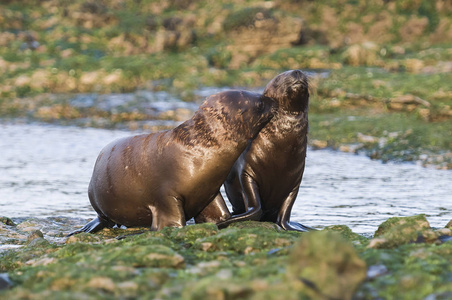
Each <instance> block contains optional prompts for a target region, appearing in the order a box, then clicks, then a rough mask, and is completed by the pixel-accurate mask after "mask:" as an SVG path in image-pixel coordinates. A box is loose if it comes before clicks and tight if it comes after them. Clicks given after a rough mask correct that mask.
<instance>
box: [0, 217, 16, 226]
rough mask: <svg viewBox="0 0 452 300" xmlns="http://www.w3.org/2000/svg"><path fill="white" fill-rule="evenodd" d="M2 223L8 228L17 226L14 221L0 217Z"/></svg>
mask: <svg viewBox="0 0 452 300" xmlns="http://www.w3.org/2000/svg"><path fill="white" fill-rule="evenodd" d="M0 223H3V224H5V225H8V226H16V224H15V223H14V222H13V220H11V219H10V218H7V217H0Z"/></svg>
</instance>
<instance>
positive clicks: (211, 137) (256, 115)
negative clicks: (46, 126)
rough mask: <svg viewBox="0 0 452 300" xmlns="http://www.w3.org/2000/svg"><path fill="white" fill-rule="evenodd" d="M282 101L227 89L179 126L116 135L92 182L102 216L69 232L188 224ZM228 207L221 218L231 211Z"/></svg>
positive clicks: (104, 151)
mask: <svg viewBox="0 0 452 300" xmlns="http://www.w3.org/2000/svg"><path fill="white" fill-rule="evenodd" d="M274 107H275V102H274V101H273V100H272V99H271V98H269V97H265V96H263V95H261V94H257V93H250V92H246V91H227V92H221V93H218V94H215V95H213V96H210V97H208V98H207V99H206V101H205V102H204V103H203V104H202V105H201V106H200V108H199V109H198V111H197V112H195V114H194V116H193V117H192V118H191V119H190V120H188V121H186V122H184V123H182V124H181V125H179V126H178V127H176V128H174V129H173V130H170V131H163V132H158V133H151V134H142V135H137V136H132V137H126V138H122V139H119V140H117V141H114V142H112V143H110V144H109V145H107V146H106V147H105V148H104V149H102V151H101V152H100V154H99V157H98V158H97V161H96V164H95V166H94V172H93V175H92V178H91V182H90V184H89V189H88V195H89V199H90V202H91V205H92V206H93V208H94V210H95V211H96V212H97V214H98V216H97V218H95V219H94V220H92V221H91V222H89V223H88V224H87V225H85V226H84V227H83V228H81V229H78V230H76V231H74V232H72V233H70V234H69V235H72V234H76V233H80V232H96V231H98V230H101V229H102V228H105V227H113V226H114V225H125V226H130V227H133V226H146V227H150V228H151V230H160V229H162V228H163V227H165V226H176V227H181V226H184V225H185V224H186V221H187V220H189V219H191V218H192V217H196V216H197V215H198V214H199V213H200V212H201V211H202V210H203V209H204V208H205V207H206V206H207V205H208V204H209V203H210V202H211V201H213V200H214V199H215V200H214V201H218V197H217V198H215V196H216V195H217V193H218V191H219V189H220V186H221V184H223V182H224V181H225V179H226V177H227V175H228V173H229V171H230V169H231V167H232V165H233V164H234V162H235V161H236V160H237V158H238V157H239V156H240V154H241V153H242V152H243V151H244V150H245V148H246V147H247V145H248V144H249V141H250V140H251V139H253V138H254V137H256V135H257V134H258V132H259V131H260V130H261V129H262V128H263V127H264V126H265V125H266V124H267V123H268V122H269V120H270V119H271V118H272V117H273V112H272V111H273V110H274ZM219 200H220V203H219V204H218V206H216V207H220V208H221V205H223V203H224V201H223V200H222V199H219ZM223 208H224V209H223V212H222V213H224V215H223V216H221V215H220V216H218V215H217V217H218V218H220V219H225V218H228V217H229V216H230V214H229V211H228V210H227V208H226V207H225V206H224V207H223Z"/></svg>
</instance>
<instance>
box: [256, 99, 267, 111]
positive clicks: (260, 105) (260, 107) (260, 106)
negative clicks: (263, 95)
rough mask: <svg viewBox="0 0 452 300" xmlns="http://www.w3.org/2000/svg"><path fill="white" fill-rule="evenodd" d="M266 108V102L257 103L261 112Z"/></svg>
mask: <svg viewBox="0 0 452 300" xmlns="http://www.w3.org/2000/svg"><path fill="white" fill-rule="evenodd" d="M264 108H265V105H264V102H262V101H260V102H259V103H258V104H257V110H258V111H259V112H262V111H264Z"/></svg>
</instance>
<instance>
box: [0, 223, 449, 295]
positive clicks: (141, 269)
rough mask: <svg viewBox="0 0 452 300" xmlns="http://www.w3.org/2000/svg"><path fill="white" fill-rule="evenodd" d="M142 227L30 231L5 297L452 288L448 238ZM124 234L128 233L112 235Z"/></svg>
mask: <svg viewBox="0 0 452 300" xmlns="http://www.w3.org/2000/svg"><path fill="white" fill-rule="evenodd" d="M25 222H26V226H18V227H19V228H18V227H17V226H16V227H10V226H8V227H10V228H8V231H7V232H8V234H10V235H11V236H13V235H12V233H14V232H18V233H19V232H22V231H21V229H20V228H31V227H42V225H43V224H44V223H45V222H46V221H45V220H42V221H39V220H34V221H33V224H31V223H30V222H29V221H25ZM39 222H41V223H39ZM61 222H64V220H59V223H61ZM68 224H70V222H69V223H68ZM19 225H20V224H19ZM31 225H32V226H31ZM4 226H7V225H4ZM46 226H47V225H46ZM68 226H73V224H71V225H68ZM242 227H243V228H242ZM394 228H398V226H394ZM442 230H444V231H446V230H447V231H449V229H447V228H443V229H442ZM63 231H64V230H63ZM140 231H143V229H140V230H137V231H135V230H132V229H127V230H124V229H114V230H102V231H100V232H98V233H96V234H81V235H80V236H79V237H78V238H73V239H72V240H71V241H70V242H67V243H66V242H64V241H65V239H64V238H61V237H60V239H54V237H53V236H49V234H50V235H54V234H59V233H58V231H50V232H47V231H46V230H43V233H44V234H43V235H44V238H42V237H39V234H38V236H36V238H34V239H32V241H31V242H30V243H29V244H26V239H27V235H29V236H30V235H34V234H33V231H27V232H25V234H24V235H23V236H22V235H21V236H20V239H22V240H21V241H20V243H21V244H22V245H23V246H22V247H20V248H11V249H9V250H6V251H3V252H0V273H5V272H7V274H8V277H9V280H10V281H11V283H12V286H10V287H9V288H8V289H6V290H2V291H0V298H1V299H27V298H29V299H42V298H51V299H61V298H63V299H83V298H87V299H90V298H106V299H118V298H124V299H128V298H129V299H134V298H140V297H141V298H146V299H157V298H158V299H194V298H196V299H200V298H203V299H204V298H207V299H209V298H213V297H215V299H216V298H219V299H221V298H223V299H272V300H273V299H275V300H276V299H281V298H283V299H318V298H321V297H324V298H325V297H331V294H327V293H335V294H336V295H333V297H335V296H337V295H338V296H337V298H340V297H342V299H347V297H349V295H352V294H353V297H354V298H357V299H376V298H382V299H389V298H391V297H392V298H394V297H395V298H397V299H419V298H420V299H425V298H426V297H428V296H430V295H447V293H448V292H451V289H450V274H451V273H452V269H451V266H452V261H451V259H452V255H451V254H452V243H450V242H445V243H442V244H439V245H436V244H427V243H408V244H402V245H398V246H395V247H394V248H387V249H375V248H365V247H364V245H365V242H366V239H365V238H363V237H361V236H359V235H357V234H355V233H353V232H352V231H351V230H350V229H349V228H348V227H346V226H343V225H337V226H330V227H329V228H327V229H326V230H323V231H315V232H309V233H298V232H287V231H280V230H278V229H277V228H275V226H273V225H272V224H271V223H259V222H244V223H239V224H237V225H234V226H230V228H227V229H223V230H218V229H217V228H216V226H215V225H212V224H202V225H189V226H186V227H184V228H165V229H163V230H161V231H158V232H155V231H148V230H146V231H144V232H143V233H141V234H134V235H129V233H131V232H140ZM388 232H390V230H389V231H387V233H388ZM438 232H440V230H438ZM387 233H385V234H387ZM3 234H4V233H2V232H0V236H2V235H3ZM5 234H6V233H5ZM118 235H122V236H125V237H124V238H123V239H121V240H118V239H115V238H114V237H117V236H118ZM77 236H78V235H76V236H75V237H77ZM384 236H385V235H383V236H380V237H384ZM2 238H3V236H2ZM17 238H18V237H14V239H17ZM47 240H49V241H56V242H51V243H50V242H48V241H47ZM12 241H13V240H11V242H12ZM357 254H358V256H357ZM361 259H362V260H364V261H365V262H366V264H367V265H368V266H369V267H370V271H372V272H370V277H369V278H368V280H367V281H364V282H361V281H359V280H358V279H360V280H362V278H364V276H365V271H366V267H365V265H364V263H363V262H362V260H361ZM352 274H354V275H352ZM363 274H364V275H363ZM358 281H359V282H361V283H359V282H358ZM356 287H357V290H356V291H355V292H353V291H354V290H355V288H356ZM345 289H348V290H349V291H348V292H344V291H343V290H345ZM341 293H342V294H341ZM432 297H433V296H432ZM438 297H439V296H438Z"/></svg>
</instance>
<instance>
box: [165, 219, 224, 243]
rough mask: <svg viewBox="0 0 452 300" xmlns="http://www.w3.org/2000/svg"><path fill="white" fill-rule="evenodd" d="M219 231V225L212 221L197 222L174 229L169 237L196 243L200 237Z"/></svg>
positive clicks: (176, 240) (177, 240)
mask: <svg viewBox="0 0 452 300" xmlns="http://www.w3.org/2000/svg"><path fill="white" fill-rule="evenodd" d="M217 233H218V227H217V226H216V225H215V224H212V223H203V224H195V225H189V226H185V227H182V228H181V229H179V230H173V231H171V232H170V233H169V234H168V238H169V239H171V240H174V241H175V242H183V243H187V244H194V243H195V242H196V241H197V240H198V239H202V238H206V237H209V236H212V235H215V234H217Z"/></svg>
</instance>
